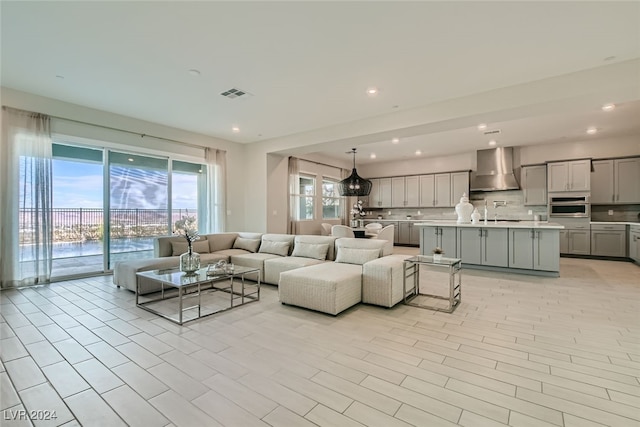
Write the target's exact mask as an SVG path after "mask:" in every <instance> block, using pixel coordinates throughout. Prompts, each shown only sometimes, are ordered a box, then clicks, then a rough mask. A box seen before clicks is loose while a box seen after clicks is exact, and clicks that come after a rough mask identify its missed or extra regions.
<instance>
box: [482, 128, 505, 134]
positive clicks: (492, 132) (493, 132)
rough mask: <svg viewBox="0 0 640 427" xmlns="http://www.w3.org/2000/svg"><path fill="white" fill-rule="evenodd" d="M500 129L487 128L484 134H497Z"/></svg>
mask: <svg viewBox="0 0 640 427" xmlns="http://www.w3.org/2000/svg"><path fill="white" fill-rule="evenodd" d="M500 132H501V131H500V129H493V130H488V131H486V132H485V133H484V134H485V135H497V134H499V133H500Z"/></svg>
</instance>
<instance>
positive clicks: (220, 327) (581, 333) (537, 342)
mask: <svg viewBox="0 0 640 427" xmlns="http://www.w3.org/2000/svg"><path fill="white" fill-rule="evenodd" d="M474 4H475V5H471V4H469V3H465V2H456V3H453V4H449V5H447V4H445V3H435V2H432V4H431V6H429V3H426V2H425V3H424V4H420V2H417V3H414V4H413V5H409V4H406V5H404V6H399V8H398V9H395V8H396V7H397V6H394V5H393V4H391V3H386V2H382V3H380V4H379V5H377V6H373V5H370V4H367V3H360V4H355V3H348V4H346V3H342V4H341V3H340V2H336V3H333V4H331V5H328V6H326V8H325V7H324V6H322V4H320V3H311V4H302V3H292V4H291V5H289V6H287V5H286V4H282V3H278V4H270V3H269V2H265V3H263V4H262V5H259V4H256V3H251V2H248V3H246V4H245V5H244V6H243V5H242V4H240V5H233V4H231V3H222V4H216V3H209V2H203V3H202V4H201V5H200V6H201V7H203V8H204V9H203V10H202V11H201V13H192V12H193V10H192V9H191V8H197V7H198V6H197V5H196V4H189V5H184V8H183V7H182V6H180V4H179V3H173V2H167V3H166V4H164V5H159V4H149V5H155V6H157V7H156V8H155V10H153V8H151V9H147V8H146V7H145V5H144V4H142V3H141V4H132V3H127V2H123V3H120V4H119V5H117V6H112V5H110V4H109V3H98V4H95V5H94V6H91V5H90V4H76V5H73V4H72V3H67V4H63V3H59V2H48V3H40V2H3V4H2V28H3V29H2V38H3V42H2V43H3V52H2V68H3V70H2V71H3V73H2V82H1V83H2V87H1V92H0V96H1V100H2V105H3V106H7V107H10V108H13V109H19V110H25V111H30V112H37V113H42V114H45V115H48V116H50V117H51V126H52V133H53V134H55V135H56V136H58V137H61V136H64V138H63V139H61V141H62V140H64V141H65V142H66V143H69V144H77V145H78V146H81V147H92V146H93V147H98V146H100V147H107V148H108V149H113V150H125V151H127V152H131V153H135V154H136V155H140V156H152V157H153V156H156V157H162V156H164V157H168V158H170V159H172V160H177V161H184V162H194V163H198V161H200V162H202V161H203V159H204V157H205V152H206V149H215V150H220V151H224V152H225V155H226V174H225V176H224V182H225V185H224V193H225V204H224V209H223V212H222V214H221V215H222V216H221V219H220V221H219V223H218V224H216V225H215V226H212V227H211V229H210V230H207V231H208V232H214V231H242V232H259V233H288V232H289V230H290V228H289V227H290V223H291V220H292V218H291V216H290V214H289V207H288V203H289V196H290V194H289V191H288V188H289V175H290V172H289V157H291V156H292V157H295V158H299V159H303V160H307V161H309V162H315V163H317V164H321V165H323V166H322V167H324V165H328V166H327V167H331V168H337V169H345V170H350V169H351V168H352V167H353V163H352V161H353V158H352V157H351V155H350V154H347V153H346V152H348V151H349V150H350V149H351V148H353V147H357V149H358V153H357V155H356V157H355V166H356V168H357V171H358V173H359V174H360V175H361V176H363V177H367V178H375V177H391V176H404V175H420V174H434V173H447V172H452V171H461V170H467V171H475V170H476V168H477V162H476V151H477V150H482V149H486V148H489V147H490V146H489V145H488V142H489V137H487V136H485V135H484V134H483V132H480V131H479V130H478V125H479V124H481V123H487V124H489V125H490V128H491V129H501V131H502V132H501V134H500V136H499V137H497V138H496V139H497V140H498V143H499V144H500V145H504V146H514V147H515V148H516V150H515V152H516V153H517V154H516V158H515V159H514V160H515V161H516V166H517V167H519V166H521V165H531V164H541V163H546V162H553V161H564V160H568V159H578V158H590V159H609V158H627V157H638V156H640V129H638V123H639V122H640V121H638V120H633V117H637V112H638V106H637V104H638V102H640V89H639V87H638V85H639V81H638V75H639V71H638V70H639V69H640V59H639V57H640V51H639V46H638V42H637V40H638V31H639V28H640V23H639V22H638V18H637V17H638V4H637V3H635V2H628V3H625V4H618V5H607V4H605V3H602V2H592V3H591V6H589V5H586V3H575V4H574V5H573V6H572V5H567V4H560V3H558V4H554V3H549V4H547V5H545V6H544V7H540V8H538V7H537V6H536V5H534V4H529V3H526V4H521V5H520V6H518V5H517V4H515V3H513V4H512V3H505V4H503V5H502V6H500V5H499V4H495V3H486V2H474ZM76 7H77V10H76V11H75V12H77V13H75V12H74V13H71V11H74V8H76ZM288 7H291V9H288ZM518 7H521V8H522V9H518ZM216 8H219V9H216ZM341 8H343V9H341ZM367 8H373V9H372V10H367ZM413 8H415V9H413ZM554 8H555V9H554ZM572 8H575V9H572ZM582 8H584V9H582ZM549 10H553V11H555V12H556V13H555V14H554V13H550V12H549ZM232 16H233V17H236V18H237V17H238V16H240V17H243V19H245V21H242V20H240V22H239V23H238V22H237V20H236V19H235V18H234V19H228V17H232ZM525 16H526V17H527V19H518V20H516V18H517V17H520V18H522V17H525ZM98 17H102V18H101V19H98ZM336 17H340V19H338V18H336ZM359 17H360V18H359ZM390 17H395V19H390ZM531 17H535V19H533V18H531ZM445 18H446V19H445ZM578 18H579V19H578ZM173 19H175V20H176V21H179V22H175V21H173ZM509 19H511V20H509ZM49 21H50V22H49ZM231 21H234V24H233V25H232V24H231ZM334 21H335V26H334V28H331V31H328V30H327V28H328V27H331V26H328V25H327V22H334ZM389 21H393V22H389ZM439 21H441V22H439ZM456 21H457V22H458V23H457V24H456ZM29 22H31V24H29ZM514 22H517V23H518V25H520V26H521V28H517V27H515V24H513V23H514ZM166 23H170V25H164V24H166ZM507 24H508V25H507ZM37 26H40V27H38V29H37V31H36V30H35V27H37ZM168 27H170V28H172V29H171V30H169V29H167V28H168ZM116 28H119V30H114V29H116ZM196 28H197V29H198V30H199V31H202V33H201V37H198V36H197V35H196V34H195V31H196V30H195V29H196ZM249 28H251V29H252V30H251V31H249ZM482 28H489V29H491V30H490V31H488V30H487V31H486V32H484V31H480V29H482ZM29 31H31V33H29ZM192 31H193V32H192ZM47 35H49V37H47ZM292 35H295V36H292ZM296 36H297V37H296ZM476 38H477V40H474V39H476ZM47 40H50V41H51V43H46V41H47ZM154 40H155V41H154ZM234 43H237V44H234ZM35 46H40V48H42V46H44V48H43V50H38V51H37V52H38V54H39V55H41V57H44V58H47V60H45V61H42V60H41V59H40V60H38V61H40V62H33V61H34V60H33V58H31V56H32V55H27V54H26V53H27V52H33V51H34V50H32V48H35ZM142 46H145V49H146V50H143V48H142ZM159 46H164V47H162V48H161V47H159ZM129 47H131V50H128V48H129ZM516 47H517V48H516ZM165 49H166V50H165ZM136 52H137V54H136ZM141 52H144V53H141ZM239 52H241V54H240V53H239ZM310 52H311V53H312V54H309V53H310ZM205 57H206V58H207V59H206V60H205V59H202V58H205ZM380 58H389V59H388V60H385V61H381V60H380ZM430 58H432V60H430ZM497 58H500V59H499V60H498V59H497ZM236 60H237V62H236ZM41 62H42V63H41ZM380 62H383V63H384V64H382V65H380V64H379V63H380ZM225 63H226V64H227V66H229V67H230V68H227V69H226V70H225V71H224V72H223V71H222V69H223V68H224V65H223V64H225ZM234 64H235V65H234ZM91 65H93V67H92V66H91ZM349 67H352V68H349ZM154 69H155V70H156V71H153V70H154ZM249 70H251V72H249ZM398 70H399V71H398ZM469 70H473V73H471V72H469ZM129 73H131V74H129ZM471 74H474V75H471ZM475 74H477V76H476V75H475ZM21 75H23V76H22V77H21ZM323 75H326V76H325V77H326V80H325V79H324V78H323ZM305 76H306V77H308V79H306V80H305V79H303V77H305ZM120 78H122V79H123V80H119V79H120ZM116 82H119V83H122V85H117V84H116ZM168 82H171V83H168ZM374 86H375V87H376V88H377V89H378V93H376V94H370V93H367V91H368V90H369V89H371V88H372V87H374ZM231 87H240V88H243V89H247V90H248V91H250V92H251V93H250V94H249V96H250V97H249V98H248V99H242V98H240V99H233V100H230V99H227V98H223V97H221V96H220V94H221V93H222V92H223V91H225V90H227V89H229V88H231ZM89 89H91V90H89ZM314 89H315V90H314ZM90 94H93V95H92V96H93V98H92V99H90V98H88V96H89V95H90ZM285 94H291V95H287V96H285ZM293 94H295V96H294V95H293ZM401 94H402V95H401ZM85 95H86V96H87V98H85V97H84V96H85ZM288 96H290V97H288ZM605 103H615V104H616V110H614V111H613V113H614V114H618V117H622V119H618V122H614V121H612V120H614V119H611V115H609V116H606V115H607V114H609V113H607V112H603V111H602V110H601V106H603V105H604V104H605ZM343 104H344V105H343ZM629 114H630V115H631V118H632V119H631V120H629V116H628V115H629ZM580 120H581V121H580ZM599 120H602V121H601V122H599V123H596V122H598V121H599ZM594 121H595V122H594ZM605 121H606V123H607V125H602V124H601V123H605ZM557 122H565V123H564V124H565V126H564V127H563V126H560V124H559V123H557ZM569 123H571V125H572V128H571V130H570V131H569V130H568V128H569V126H568V124H569ZM614 123H615V124H614ZM578 124H579V126H578ZM591 125H595V126H597V127H598V129H597V131H598V132H597V133H596V134H595V135H591V134H589V135H588V134H586V133H585V130H586V128H587V126H591ZM236 126H237V128H238V129H237V130H233V129H232V128H233V127H236ZM547 126H549V127H547ZM3 129H4V128H3ZM551 129H553V130H554V132H556V131H557V132H556V133H554V132H551ZM558 129H561V130H558ZM516 132H519V133H516ZM454 134H455V138H453V135H454ZM515 135H518V137H515ZM527 135H528V136H527ZM394 138H398V144H395V143H394ZM458 141H460V144H463V145H457V143H458ZM4 143H5V142H4V138H3V144H4ZM92 144H93V145H92ZM417 149H420V150H421V153H420V154H416V150H417ZM403 150H404V151H403ZM372 154H375V155H376V156H372ZM394 155H395V157H392V156H394ZM0 160H2V159H0ZM319 176H322V174H320V175H319ZM4 183H5V181H2V180H0V185H2V192H0V205H2V206H7V205H9V204H10V202H9V200H10V199H9V197H8V195H9V194H12V193H13V190H11V192H8V191H7V189H6V187H5V186H4ZM460 196H461V195H457V198H458V199H459V197H460ZM472 201H473V200H472ZM349 203H352V201H349V202H346V201H345V202H344V204H343V208H345V207H346V205H347V204H349ZM603 206H604V205H603ZM631 206H636V205H635V204H632V205H631ZM519 208H521V209H522V210H523V212H524V215H526V211H527V208H526V207H525V206H520V207H519ZM619 208H620V209H619ZM603 209H604V208H603ZM624 209H626V208H625V207H620V206H619V205H616V206H614V207H613V208H612V210H614V211H615V215H618V214H619V211H623V212H626V211H624ZM634 209H635V208H634ZM607 210H608V208H607V209H604V210H602V212H601V213H602V215H604V216H605V218H606V216H608V214H607ZM370 211H372V213H371V215H370V216H369V218H370V219H376V218H377V216H378V215H380V216H384V217H385V219H386V218H387V217H388V216H389V210H388V209H386V208H385V209H381V208H375V209H374V208H372V209H370ZM544 211H545V212H546V207H545V209H544ZM2 212H4V211H3V210H1V209H0V223H2V221H3V218H2ZM418 212H420V213H418ZM634 212H635V211H634ZM409 213H410V214H412V215H414V216H415V217H419V216H420V215H421V216H423V217H424V218H431V217H433V218H437V219H443V218H452V216H453V215H454V211H453V207H452V206H449V207H446V208H429V207H419V208H414V207H412V208H411V209H403V208H393V210H392V211H391V216H392V217H393V218H395V217H398V218H404V217H405V216H406V214H409ZM440 214H443V215H444V216H443V217H440V216H439V215H440ZM294 219H295V218H294ZM338 221H340V222H342V221H343V219H342V218H341V219H339V220H338ZM321 222H323V221H322V220H321V219H320V218H314V219H313V220H309V221H302V223H303V224H304V226H305V227H307V228H306V229H305V230H309V231H305V232H304V234H316V228H315V227H316V226H319V224H320V223H321ZM3 224H4V223H3ZM14 225H15V224H14ZM215 227H218V230H216V229H215ZM14 228H15V227H14ZM317 230H318V234H319V228H318V229H317ZM6 232H7V231H6V229H4V228H3V233H6ZM301 234H302V233H301ZM2 238H4V235H3V236H2ZM0 247H1V246H0ZM396 251H397V252H409V253H417V248H412V247H396ZM3 256H5V257H6V252H5V253H4V254H3V253H2V252H0V257H3ZM560 268H561V274H560V277H559V278H553V279H552V278H540V277H529V276H516V275H509V274H504V273H491V272H485V271H473V270H470V269H469V270H464V273H463V274H464V279H463V283H464V285H463V286H464V292H465V293H464V297H463V300H462V304H461V306H460V307H458V309H457V310H456V311H455V312H454V313H452V314H445V313H440V312H431V311H428V310H422V309H419V308H414V307H410V306H406V305H403V304H398V305H396V306H394V307H393V308H382V307H376V306H373V305H367V304H359V305H356V306H355V307H353V308H351V309H348V310H346V311H344V312H343V313H342V314H339V315H338V316H335V317H334V316H330V315H327V314H322V313H317V312H314V311H311V310H305V309H301V308H296V307H292V306H286V305H282V304H280V300H279V296H278V289H277V287H276V286H273V285H265V286H264V289H263V293H262V295H261V299H260V301H259V303H258V304H249V305H247V306H246V307H239V308H238V309H234V310H231V311H227V312H224V313H220V315H215V316H212V317H209V318H207V319H206V320H202V321H196V322H193V323H188V324H186V325H184V326H178V325H175V324H173V323H170V322H168V321H166V320H165V319H161V318H159V317H157V316H155V315H153V314H151V313H147V312H144V311H142V310H139V309H137V308H136V307H135V294H134V293H133V292H131V291H129V290H127V289H119V288H117V287H116V286H115V285H114V284H113V283H112V277H111V276H110V275H109V273H110V272H109V271H106V273H107V275H91V276H90V277H82V278H77V279H73V280H64V281H58V282H54V283H51V284H47V285H39V286H37V287H31V288H28V287H27V288H22V289H6V290H3V291H2V292H1V293H0V302H1V309H2V313H1V314H2V322H1V323H0V330H1V331H2V335H1V338H2V346H1V347H2V350H1V355H2V366H1V370H0V377H1V380H2V383H1V388H2V402H3V404H2V408H0V409H2V411H3V416H2V425H5V424H6V425H23V424H24V425H29V424H30V423H31V424H35V425H39V423H40V422H42V421H45V420H43V419H42V418H44V417H46V416H48V417H49V420H48V421H49V422H50V424H51V425H63V424H65V423H73V422H75V423H76V424H80V425H159V426H166V425H171V424H172V425H181V426H182V425H184V426H192V425H229V426H237V425H273V426H276V425H415V426H422V425H511V426H523V425H540V426H543V425H560V426H584V425H620V426H623V425H624V426H626V425H637V424H639V423H640V419H639V418H638V415H637V412H638V408H639V407H640V402H639V401H638V396H639V395H640V388H639V386H638V377H640V375H639V371H640V365H639V361H638V342H639V340H640V337H638V331H637V328H635V327H633V325H634V324H637V321H638V317H637V313H638V305H639V300H638V296H637V286H638V279H637V276H638V274H637V273H638V266H637V265H634V264H633V263H631V262H626V261H614V260H605V259H597V260H596V259H592V258H588V259H581V258H575V257H563V258H562V259H561V267H560ZM103 273H105V272H103ZM429 279H433V281H441V280H442V275H440V273H429V274H425V280H429ZM21 411H22V412H21ZM25 411H29V413H27V412H25ZM31 412H33V413H31ZM52 413H55V414H56V418H55V419H53V418H52V417H51V415H52ZM27 418H31V421H28V420H27ZM70 425H71V424H70Z"/></svg>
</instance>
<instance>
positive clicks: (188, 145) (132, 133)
mask: <svg viewBox="0 0 640 427" xmlns="http://www.w3.org/2000/svg"><path fill="white" fill-rule="evenodd" d="M2 108H3V109H6V108H10V109H12V110H15V111H24V112H27V113H35V114H42V115H44V116H48V117H51V118H52V119H58V120H66V121H68V122H72V123H80V124H82V125H89V126H94V127H97V128H102V129H109V130H115V131H116V132H123V133H129V134H131V135H138V136H140V137H141V138H144V137H149V138H154V139H159V140H162V141H168V142H175V143H177V144H180V145H186V146H187V147H192V148H201V149H204V150H206V149H207V148H212V147H206V146H204V145H198V144H193V143H190V142H184V141H178V140H177V139H170V138H163V137H161V136H154V135H148V134H146V133H140V132H134V131H131V130H125V129H118V128H114V127H111V126H104V125H97V124H95V123H89V122H83V121H81V120H74V119H68V118H66V117H60V116H53V115H51V114H46V113H40V112H38V111H28V110H21V109H16V108H13V107H9V106H8V105H3V106H2Z"/></svg>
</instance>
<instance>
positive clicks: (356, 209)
mask: <svg viewBox="0 0 640 427" xmlns="http://www.w3.org/2000/svg"><path fill="white" fill-rule="evenodd" d="M351 215H353V219H356V218H357V217H358V216H360V218H364V217H365V216H366V215H367V213H366V212H365V211H364V207H363V206H362V200H358V203H356V204H354V205H353V208H351Z"/></svg>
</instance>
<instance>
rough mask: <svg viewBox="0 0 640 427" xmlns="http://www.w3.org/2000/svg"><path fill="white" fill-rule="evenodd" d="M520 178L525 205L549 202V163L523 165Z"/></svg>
mask: <svg viewBox="0 0 640 427" xmlns="http://www.w3.org/2000/svg"><path fill="white" fill-rule="evenodd" d="M520 180H521V181H522V182H521V186H522V192H523V195H524V205H525V206H534V205H546V204H547V165H534V166H523V167H522V173H521V178H520Z"/></svg>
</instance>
